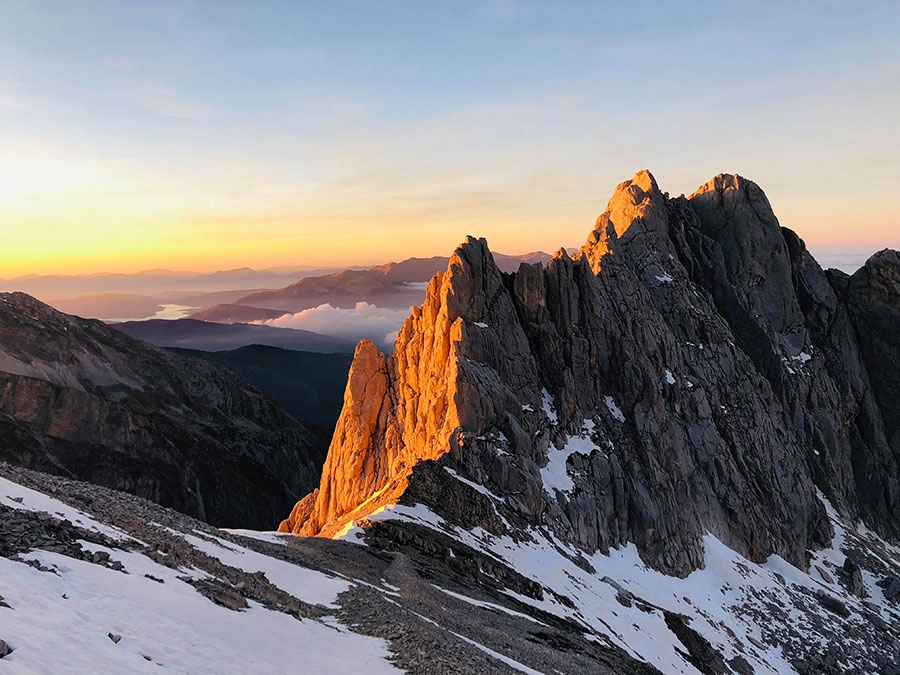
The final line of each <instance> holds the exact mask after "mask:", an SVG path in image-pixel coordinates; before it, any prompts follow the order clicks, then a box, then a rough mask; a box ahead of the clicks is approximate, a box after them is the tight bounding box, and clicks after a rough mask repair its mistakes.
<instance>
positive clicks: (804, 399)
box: [281, 172, 900, 672]
mask: <svg viewBox="0 0 900 675" xmlns="http://www.w3.org/2000/svg"><path fill="white" fill-rule="evenodd" d="M898 274H900V260H898V256H897V254H896V253H894V252H889V251H886V252H882V253H880V254H877V255H876V256H874V257H873V258H872V259H870V260H869V261H868V263H867V264H866V265H865V267H864V268H863V269H861V270H860V271H859V272H857V273H856V274H855V275H853V276H852V277H849V278H848V277H847V276H846V275H843V274H841V273H839V272H824V271H823V270H822V269H821V268H820V267H819V266H818V264H817V263H816V262H815V260H814V259H813V258H812V257H811V256H810V255H809V253H808V252H807V251H806V249H805V247H804V246H803V242H802V241H801V240H800V239H799V238H798V237H797V236H796V234H794V233H793V232H791V231H790V230H787V229H785V228H781V227H780V226H779V224H778V221H777V219H776V218H775V216H774V214H773V212H772V209H771V207H770V205H769V203H768V200H767V199H766V197H765V195H764V193H763V192H762V190H761V189H760V188H759V187H758V186H757V185H755V184H754V183H752V182H751V181H747V180H746V179H743V178H741V177H739V176H731V175H720V176H717V177H716V178H714V179H713V180H711V181H710V182H709V183H707V184H706V185H704V186H703V187H701V188H700V189H699V190H698V191H697V192H696V193H694V194H693V195H691V196H690V197H689V198H686V197H683V196H682V197H678V198H675V199H671V198H669V196H668V195H667V194H665V193H663V192H662V191H661V190H660V189H659V188H658V186H657V184H656V181H655V180H654V178H653V177H652V176H651V175H650V174H649V173H648V172H641V173H639V174H637V175H636V176H635V177H634V179H633V180H631V181H626V182H625V183H623V184H621V185H620V186H619V187H618V188H617V190H616V193H615V195H614V196H613V198H612V199H611V201H610V203H609V206H608V207H607V210H606V211H605V212H604V214H603V215H601V216H600V218H599V219H598V221H597V225H596V228H595V229H594V231H593V232H592V233H591V234H590V236H589V237H588V241H587V243H586V244H585V246H584V247H582V249H581V250H580V251H578V252H577V253H575V254H574V255H572V256H569V255H567V254H566V253H565V252H564V251H561V252H560V253H558V254H557V255H556V256H555V257H554V259H553V260H551V261H550V262H549V263H548V264H547V265H546V267H542V266H540V265H532V266H529V265H523V266H521V267H520V268H519V270H518V272H516V273H515V274H503V273H501V272H500V270H499V269H498V268H497V266H496V265H495V263H494V261H493V259H492V257H491V254H490V252H489V250H488V248H487V244H486V242H484V240H476V239H472V238H470V239H469V240H468V241H467V242H466V243H465V244H463V245H462V246H461V247H460V248H459V249H458V250H457V251H456V253H455V254H454V256H453V257H452V258H451V260H450V263H449V266H448V269H447V272H445V273H441V274H438V275H437V276H435V278H434V279H433V280H432V281H431V283H430V285H429V288H428V293H427V297H426V300H425V302H424V303H423V304H422V306H421V307H419V308H414V309H413V313H412V316H411V317H410V318H409V319H408V320H407V322H406V324H405V325H404V327H403V329H402V330H401V331H400V333H399V335H398V338H397V342H396V345H395V348H394V352H393V354H392V355H391V356H390V358H385V357H384V356H383V355H382V354H380V353H379V352H378V351H377V350H376V349H375V348H374V347H373V346H372V345H371V344H367V343H362V344H360V346H359V347H358V348H357V351H356V355H355V358H354V363H353V365H352V367H351V372H350V376H349V381H348V385H347V389H346V392H345V401H344V411H343V413H342V416H341V419H340V420H339V422H338V426H337V429H336V432H335V437H334V439H333V441H332V445H331V448H330V451H329V456H328V459H327V460H326V464H325V468H324V472H323V476H322V481H321V483H320V486H319V488H318V490H316V491H315V492H314V493H312V494H310V495H309V496H307V497H306V498H305V499H303V500H301V501H300V502H298V504H297V505H296V507H295V508H294V510H293V512H292V513H291V515H290V517H289V518H288V519H287V520H286V521H285V522H283V523H282V525H281V529H282V530H283V531H291V532H294V533H298V534H304V535H324V536H338V535H345V534H346V533H347V532H355V530H354V529H353V528H354V527H356V526H360V527H361V528H362V532H363V533H364V535H363V536H364V537H365V540H366V541H367V542H369V543H374V544H376V545H378V546H380V547H384V548H389V549H398V550H402V551H404V552H406V553H407V554H408V555H412V556H418V559H419V560H421V562H422V564H426V565H427V564H430V562H429V561H432V560H434V559H435V558H441V559H443V560H444V561H446V560H447V559H449V558H453V559H455V560H458V558H459V557H460V556H459V554H458V552H457V548H456V547H457V546H458V544H455V543H454V542H455V541H457V540H459V539H460V538H463V539H465V538H466V537H469V538H468V539H466V541H467V542H468V545H469V546H470V548H471V550H472V551H476V552H477V553H471V556H472V559H471V560H470V561H469V562H470V566H471V565H475V564H476V563H473V562H472V560H477V566H478V569H479V570H481V571H482V573H483V574H485V575H488V576H491V577H495V578H498V579H500V580H501V583H502V584H505V585H506V586H507V587H511V588H512V587H514V588H515V591H516V592H517V593H519V594H522V595H525V596H530V597H532V598H534V599H535V600H541V598H543V599H544V601H546V596H545V595H542V593H541V591H540V590H539V589H533V588H531V590H529V589H530V586H529V581H528V580H527V579H521V578H520V575H518V573H517V572H514V571H513V570H516V569H519V568H518V567H517V566H516V565H510V564H508V563H509V558H510V555H509V554H508V553H505V552H506V551H508V550H515V549H517V548H521V547H523V546H524V548H526V549H527V548H528V547H529V546H531V547H536V550H538V549H539V550H544V548H546V547H550V548H555V549H557V552H558V553H560V554H562V555H563V557H565V558H566V559H570V560H572V561H573V563H574V564H575V566H576V567H577V568H579V569H593V567H592V565H593V563H592V562H590V561H592V560H593V558H590V556H595V555H597V553H596V552H599V553H600V554H601V555H602V554H607V553H608V554H610V555H613V553H612V551H613V550H615V549H619V550H622V549H623V547H627V546H629V545H631V544H633V545H634V546H635V547H636V551H637V552H638V553H639V555H640V559H641V560H642V561H643V563H645V564H647V565H649V566H650V567H651V568H652V569H654V570H658V571H661V572H664V573H666V574H669V575H674V576H677V577H686V576H688V575H689V574H691V573H692V572H693V571H694V570H697V569H699V568H703V567H705V566H707V565H708V564H709V558H710V551H711V550H714V549H715V547H716V546H717V545H719V544H718V543H719V542H720V543H721V544H724V545H725V546H727V549H726V550H730V551H733V552H735V553H736V554H737V555H738V556H740V557H742V559H746V560H747V561H750V562H753V563H765V562H766V561H770V562H771V560H773V559H778V560H785V561H787V562H788V563H790V564H791V565H793V566H795V567H796V568H797V569H799V570H810V569H811V568H810V561H811V556H812V555H813V554H812V551H816V550H821V549H823V548H825V547H827V546H829V545H833V544H834V542H835V541H836V540H835V529H834V523H835V522H839V521H843V520H847V521H851V522H852V521H861V522H862V523H865V525H866V526H867V527H868V528H871V530H874V531H875V532H877V533H879V534H880V535H881V536H883V537H885V538H887V539H888V540H893V541H896V540H897V538H898V536H900V478H898V476H900V474H898V458H900V445H898V443H900V437H898V434H897V413H896V411H897V410H898V409H900V398H898V393H900V387H898V384H897V383H898V378H900V375H898V374H900V350H898V340H897V330H896V326H897V325H900V323H898V317H900V315H898V312H900V289H898V285H897V281H896V280H897V278H898ZM826 505H831V507H832V508H833V509H834V511H833V514H832V515H831V516H829V513H828V511H827V508H826ZM467 533H470V534H474V538H472V537H470V534H467ZM504 542H505V543H504ZM523 542H524V543H523ZM528 542H531V543H528ZM541 542H543V543H541ZM863 548H865V547H863ZM838 550H840V546H839V545H838ZM842 555H846V554H842ZM485 556H487V557H485ZM586 556H587V557H586ZM773 556H774V558H773ZM498 557H499V558H500V559H501V560H506V562H505V563H501V564H496V563H491V564H486V561H488V560H494V561H496V560H497V558H498ZM862 557H863V558H865V559H866V560H872V559H877V557H876V556H873V555H871V554H865V555H863V556H862ZM454 564H460V565H462V564H463V563H454ZM852 564H855V563H852ZM852 564H851V567H852ZM875 567H877V565H874V566H872V567H866V568H865V573H866V574H871V575H875V574H876V570H875ZM572 574H575V572H572ZM474 576H476V577H478V574H475V575H474ZM479 578H480V577H479ZM535 579H538V580H539V579H540V574H536V575H535V576H534V577H532V581H534V580H535ZM824 579H825V577H824V576H822V577H820V580H824ZM595 582H596V575H590V574H589V575H588V576H587V577H586V578H585V579H584V583H586V584H591V583H595ZM808 609H809V608H808V607H807V608H806V609H805V610H801V611H806V610H808ZM576 613H577V612H576ZM789 624H790V621H789V620H787V619H786V620H785V622H784V625H785V630H786V631H788V632H790V627H789ZM673 630H674V629H673ZM805 634H806V635H817V634H818V633H817V631H816V629H813V630H812V631H811V632H807V633H805ZM835 635H836V636H837V637H835V638H834V639H836V640H838V642H839V643H840V644H841V645H842V647H841V648H842V649H852V648H851V646H850V645H849V644H848V642H847V640H846V638H844V637H841V635H840V631H837V632H836V633H835ZM779 639H781V640H784V639H786V638H784V636H782V637H781V638H779ZM779 639H774V638H773V639H771V640H769V641H768V642H766V641H765V640H764V642H766V644H768V645H769V646H771V647H773V648H778V649H782V650H783V653H784V654H787V658H788V660H789V661H790V662H791V663H794V662H796V663H795V664H794V665H795V666H796V667H798V668H799V667H800V666H801V665H802V664H804V663H807V664H808V659H807V656H806V655H804V651H803V650H802V649H798V650H796V651H794V652H792V653H789V650H788V649H787V648H786V647H785V646H784V644H782V643H780V642H779ZM794 639H795V640H800V639H803V638H802V637H801V636H798V635H795V637H794ZM873 640H874V638H873ZM739 642H740V640H734V639H732V640H729V639H725V640H724V641H723V643H724V644H725V645H726V646H727V645H728V644H731V645H732V646H733V645H734V644H736V643H739ZM863 642H865V641H863ZM873 644H874V643H873ZM869 647H871V645H869ZM869 647H866V649H868V648H869ZM872 648H873V649H874V650H875V652H877V653H879V654H880V655H881V656H880V658H881V659H882V665H884V664H885V663H886V664H888V665H887V666H885V667H888V666H890V667H893V666H891V665H890V664H891V663H894V664H896V659H897V655H896V653H894V652H892V651H891V650H892V649H895V648H896V647H895V646H894V647H892V646H890V645H888V646H885V645H881V646H880V647H878V646H875V647H872ZM885 650H886V651H885ZM864 652H865V649H863V650H862V651H859V652H857V654H856V657H854V659H853V664H852V667H851V666H850V665H847V664H845V665H846V666H847V668H848V669H849V670H850V671H854V672H870V671H868V670H866V666H864V665H862V664H864V663H865V662H866V658H868V657H866V656H864ZM857 657H858V658H857ZM762 662H765V659H763V661H762ZM798 664H799V665H798ZM820 665H821V664H820ZM826 665H828V664H826ZM810 667H812V666H810ZM816 667H818V666H816ZM822 667H823V668H824V667H825V666H822ZM878 667H879V668H881V665H879V666H878ZM828 668H830V670H828ZM828 668H826V670H825V671H824V672H841V669H840V668H838V667H837V666H836V665H834V663H832V664H831V665H830V666H828ZM813 670H814V671H815V668H814V669H813ZM703 672H707V671H703ZM715 672H719V671H715ZM721 672H728V671H721ZM885 672H888V671H885Z"/></svg>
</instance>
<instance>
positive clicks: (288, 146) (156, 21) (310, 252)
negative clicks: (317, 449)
mask: <svg viewBox="0 0 900 675" xmlns="http://www.w3.org/2000/svg"><path fill="white" fill-rule="evenodd" d="M898 35H900V4H898V3H896V2H891V3H879V2H869V3H858V2H856V3H851V2H792V3H759V2H754V3H750V2H731V3H720V2H716V3H712V2H710V3H705V2H696V3H683V2H682V3H667V4H662V3H649V2H633V3H602V2H601V3H571V2H570V3H537V2H534V3H532V2H485V3H461V2H458V3H439V2H433V3H419V2H322V3H313V2H306V3H294V2H285V3H276V2H247V3H229V2H209V3H205V2H146V3H137V2H135V3H126V2H58V3H54V2H10V1H8V0H7V1H6V2H0V64H2V69H0V231H2V234H3V237H4V239H5V240H6V242H7V246H6V247H5V250H6V252H5V253H0V265H2V266H3V267H4V268H7V269H9V270H11V271H12V270H14V271H15V272H21V271H22V270H30V271H35V272H41V271H45V270H44V269H43V268H45V267H47V268H54V269H60V268H66V269H69V270H70V271H77V270H81V271H88V270H91V269H101V268H102V269H117V270H123V271H127V270H132V269H137V268H141V267H157V266H167V267H186V266H192V267H195V268H198V269H211V268H221V267H229V266H238V265H244V264H247V265H251V266H255V267H263V266H266V265H280V264H320V263H321V264H332V263H359V262H379V261H383V260H386V259H390V258H402V257H407V256H409V255H436V254H447V253H448V252H449V250H451V249H452V247H453V246H454V245H455V244H457V243H458V242H459V241H461V240H462V239H463V238H464V236H465V235H466V234H468V233H472V234H477V235H482V236H487V237H488V240H489V242H490V243H491V245H492V247H493V248H494V249H495V250H500V251H507V252H521V251H524V250H531V249H537V248H541V249H545V250H553V249H555V248H557V247H559V246H561V245H566V246H577V245H580V244H581V243H582V242H583V240H584V238H585V237H586V235H587V232H588V231H589V230H590V228H591V227H592V224H593V220H594V218H595V217H596V215H597V214H599V213H600V212H601V211H602V210H603V207H604V206H605V203H606V200H607V199H608V198H609V196H610V194H611V192H612V190H613V188H614V187H615V185H616V184H617V183H619V182H620V181H622V180H625V179H627V178H630V177H631V175H632V174H633V173H634V172H635V171H637V170H639V169H642V168H649V169H650V170H651V171H653V172H654V174H655V175H656V177H657V180H658V181H659V183H660V185H661V187H662V188H663V189H665V190H668V191H670V192H671V193H673V194H678V193H681V192H687V193H689V192H691V191H693V190H694V189H695V188H696V187H698V186H699V185H700V184H701V183H704V182H705V181H706V180H708V179H709V178H711V177H712V176H713V175H714V174H716V173H718V172H721V171H726V172H737V173H741V174H742V175H744V176H746V177H748V178H751V179H753V180H755V181H756V182H758V183H759V184H760V185H761V186H762V187H763V189H765V190H766V192H767V194H768V195H769V198H770V201H771V202H772V204H773V206H774V208H775V211H776V214H778V215H779V217H780V219H781V222H782V224H783V225H786V226H789V227H793V228H794V229H796V230H797V231H798V232H799V233H800V235H801V236H802V237H804V238H805V239H806V240H807V242H808V243H809V244H810V245H811V246H818V247H822V246H826V245H844V246H850V245H855V246H863V247H867V246H871V247H872V248H873V250H874V248H877V247H882V246H886V245H892V246H895V247H896V246H900V190H897V188H896V183H897V180H898V178H900V159H898V157H900V155H898V150H900V132H898V130H897V126H896V120H897V119H898V117H900V114H898V113H900V86H898V85H900V40H898V37H897V36H898ZM198 252H202V255H201V254H200V253H198ZM191 261H193V263H192V264H190V265H189V264H188V263H189V262H191ZM2 276H9V275H8V274H3V275H2Z"/></svg>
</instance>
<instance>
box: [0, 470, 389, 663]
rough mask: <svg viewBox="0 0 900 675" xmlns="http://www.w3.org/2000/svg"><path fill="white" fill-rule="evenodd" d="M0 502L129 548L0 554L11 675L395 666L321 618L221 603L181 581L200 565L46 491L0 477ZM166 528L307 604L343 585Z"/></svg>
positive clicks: (198, 573) (324, 601) (376, 643)
mask: <svg viewBox="0 0 900 675" xmlns="http://www.w3.org/2000/svg"><path fill="white" fill-rule="evenodd" d="M19 500H21V501H19ZM0 503H2V504H3V505H5V506H8V507H11V508H13V509H17V510H27V511H30V512H33V513H38V512H46V513H49V514H51V515H53V516H56V517H61V518H67V519H69V520H71V521H72V522H73V523H74V524H75V525H77V526H79V527H81V528H84V529H85V530H86V531H90V532H95V533H98V534H103V535H106V536H107V537H110V538H111V539H112V540H115V541H117V542H120V543H127V544H128V545H129V546H131V547H133V548H131V550H122V549H120V548H115V547H109V546H103V545H100V544H97V543H95V542H89V541H86V540H82V541H81V542H80V543H81V546H82V549H84V550H85V551H90V552H92V553H96V552H100V551H102V552H105V553H106V554H108V558H106V559H105V560H104V561H103V563H94V562H92V561H91V562H89V561H87V560H83V559H75V558H72V557H70V556H66V555H63V554H61V553H54V552H49V551H47V550H42V549H41V548H36V549H33V550H30V551H28V552H23V553H20V554H19V555H17V556H15V557H13V558H8V559H7V558H0V595H2V596H3V601H4V602H5V603H6V604H7V605H9V607H0V639H2V640H4V641H5V642H6V643H7V645H8V646H9V648H11V649H12V650H13V651H12V652H11V653H10V654H9V655H7V656H6V657H5V658H4V659H3V662H2V665H4V666H7V665H8V666H9V667H12V668H13V670H14V672H17V673H27V672H34V673H64V672H72V673H75V672H81V673H88V672H118V673H143V672H147V673H158V672H161V670H162V671H171V672H182V673H184V672H188V673H226V672H234V673H238V672H241V673H248V672H267V673H284V672H301V671H302V672H320V673H357V672H366V673H389V672H397V669H396V668H394V667H393V666H391V665H390V664H389V663H388V661H387V660H386V659H387V657H388V656H389V652H388V651H387V646H386V643H385V642H384V641H383V640H379V639H376V638H371V637H366V636H363V635H357V634H354V633H351V632H349V631H348V630H347V629H346V628H344V627H343V626H341V625H340V624H339V623H338V622H337V621H336V620H335V619H334V617H332V616H329V615H327V614H325V615H323V616H321V617H318V618H317V619H303V620H298V618H297V617H294V616H291V615H290V614H289V613H286V612H283V611H277V610H273V609H271V608H267V607H265V606H264V605H262V604H260V603H259V602H257V601H255V600H252V599H250V600H247V607H246V608H244V609H241V610H239V611H235V610H232V609H229V608H227V607H225V606H223V605H221V604H218V603H216V602H214V601H210V600H209V599H208V598H207V597H204V595H202V594H201V593H198V592H196V591H195V588H194V587H193V586H191V585H190V584H189V583H187V582H186V581H184V580H183V579H182V577H187V578H191V579H195V580H201V581H202V580H209V579H214V578H215V577H214V575H211V574H210V572H208V571H206V570H204V569H202V568H197V567H193V566H191V567H178V566H176V567H174V568H173V567H172V566H168V565H165V564H161V563H159V562H156V561H154V560H153V559H152V558H151V557H148V555H147V553H148V552H150V550H152V549H151V548H150V547H149V546H148V545H145V544H143V543H141V542H138V541H136V540H135V539H133V538H132V537H130V536H129V535H128V534H127V533H125V532H124V531H122V530H119V529H117V528H113V527H109V526H107V525H104V524H103V523H100V522H99V521H98V520H97V519H95V518H93V517H91V516H89V515H87V514H85V513H83V512H80V511H78V510H76V509H73V508H71V507H69V506H67V505H65V504H63V503H62V502H60V501H58V500H56V499H53V498H50V497H47V496H45V495H43V494H41V493H39V492H35V491H33V490H29V489H28V488H25V487H23V486H20V485H17V484H15V483H12V482H10V481H8V480H5V479H0ZM150 527H153V526H150ZM158 528H159V529H160V530H161V531H166V530H165V528H163V526H162V525H159V526H158ZM169 533H170V534H174V535H175V536H179V537H182V538H183V539H184V541H185V542H186V543H187V545H188V546H190V547H193V548H194V549H195V550H196V551H197V552H202V553H206V554H207V555H208V556H210V557H211V558H216V559H219V560H221V561H222V562H223V563H225V564H227V565H230V566H232V567H234V568H236V569H238V570H243V571H246V572H248V573H256V572H262V573H264V574H265V575H266V576H267V577H268V578H269V580H270V581H272V583H274V584H275V586H277V587H278V588H279V589H281V590H282V591H284V592H285V593H288V594H290V595H292V596H293V597H295V598H297V599H298V600H301V601H303V602H306V603H309V604H311V605H321V606H323V607H326V608H332V607H335V602H336V601H337V597H338V595H339V594H340V593H342V592H344V591H346V590H347V589H348V588H349V587H350V586H351V582H349V581H346V580H343V579H338V578H336V577H334V576H333V575H329V574H325V573H323V572H319V571H314V570H310V569H307V568H303V567H299V566H297V565H293V564H291V563H287V562H284V561H281V560H278V559H273V558H271V557H268V556H265V555H262V554H259V553H256V552H254V551H252V550H250V549H248V548H246V547H243V546H240V545H238V544H235V543H232V542H228V541H225V540H222V539H217V538H213V537H209V536H208V535H204V534H203V533H202V532H199V531H198V532H197V533H194V534H186V533H177V532H176V531H175V530H171V529H170V530H169ZM113 562H119V563H121V565H122V569H121V570H117V569H114V568H113V567H111V566H110V564H111V563H113ZM160 667H162V668H160ZM10 672H13V671H10Z"/></svg>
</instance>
